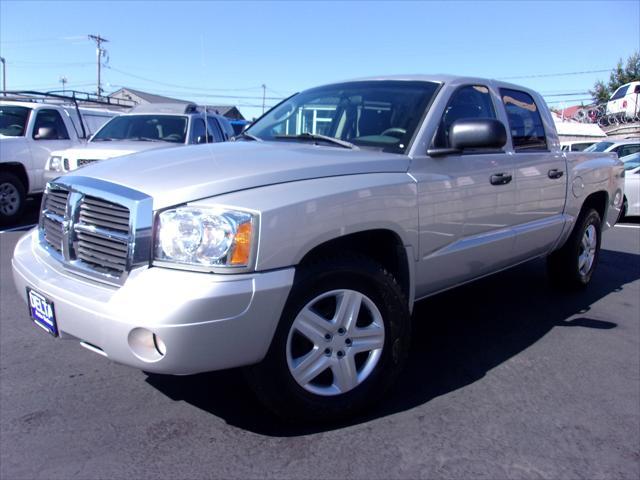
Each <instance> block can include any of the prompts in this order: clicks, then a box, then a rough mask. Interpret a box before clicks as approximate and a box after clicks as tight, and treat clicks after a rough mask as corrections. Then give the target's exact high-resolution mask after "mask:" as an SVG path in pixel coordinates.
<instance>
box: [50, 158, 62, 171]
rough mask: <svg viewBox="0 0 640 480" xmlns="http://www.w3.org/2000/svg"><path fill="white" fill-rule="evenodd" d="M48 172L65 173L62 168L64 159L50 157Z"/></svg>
mask: <svg viewBox="0 0 640 480" xmlns="http://www.w3.org/2000/svg"><path fill="white" fill-rule="evenodd" d="M47 170H52V171H54V172H63V171H64V167H63V166H62V157H49V161H48V162H47Z"/></svg>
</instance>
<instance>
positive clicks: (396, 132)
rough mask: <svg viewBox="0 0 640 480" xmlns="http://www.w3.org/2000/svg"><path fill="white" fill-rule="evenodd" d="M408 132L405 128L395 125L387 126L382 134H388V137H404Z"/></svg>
mask: <svg viewBox="0 0 640 480" xmlns="http://www.w3.org/2000/svg"><path fill="white" fill-rule="evenodd" d="M406 133H407V131H406V130H405V129H404V128H399V127H393V128H387V129H386V130H385V131H383V132H382V133H381V134H380V135H381V136H387V137H396V138H402V137H404V136H405V135H406Z"/></svg>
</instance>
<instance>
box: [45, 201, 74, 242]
mask: <svg viewBox="0 0 640 480" xmlns="http://www.w3.org/2000/svg"><path fill="white" fill-rule="evenodd" d="M68 197H69V192H68V191H66V190H51V191H49V192H48V193H47V195H46V197H45V200H44V209H43V218H42V228H43V233H44V239H45V241H46V242H47V243H48V244H49V245H51V247H52V248H54V249H55V250H56V251H58V252H62V239H63V222H64V216H65V212H66V209H67V199H68Z"/></svg>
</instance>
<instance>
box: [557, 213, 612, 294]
mask: <svg viewBox="0 0 640 480" xmlns="http://www.w3.org/2000/svg"><path fill="white" fill-rule="evenodd" d="M601 237H602V227H601V220H600V215H599V214H598V212H597V211H596V210H594V209H588V210H586V211H584V212H582V213H581V214H580V216H579V217H578V220H577V221H576V225H575V227H574V229H573V231H572V232H571V235H570V237H569V239H568V240H567V242H566V243H565V244H564V246H563V247H562V248H561V249H559V250H557V251H555V252H553V253H552V254H551V255H549V257H548V258H547V266H548V269H549V275H550V277H551V280H552V281H554V282H555V283H556V284H557V285H558V286H561V287H566V288H581V287H585V286H586V285H587V284H588V283H589V282H590V281H591V277H592V276H593V272H594V271H595V269H596V266H597V264H598V258H599V256H600V242H601Z"/></svg>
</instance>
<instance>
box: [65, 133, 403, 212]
mask: <svg viewBox="0 0 640 480" xmlns="http://www.w3.org/2000/svg"><path fill="white" fill-rule="evenodd" d="M408 168H409V157H407V156H406V155H399V154H393V153H383V152H377V151H372V150H347V149H343V148H341V147H332V146H320V145H313V144H302V143H297V142H295V143H293V142H292V143H285V142H225V143H215V144H207V145H194V146H188V147H183V148H180V149H162V150H155V151H147V152H142V153H138V154H134V155H129V156H127V157H120V158H115V159H113V160H110V161H108V162H104V163H103V162H99V163H95V164H93V165H89V166H87V167H85V168H83V169H81V170H80V171H78V172H77V173H75V174H73V173H72V174H71V175H73V177H91V178H97V179H100V180H105V181H107V182H112V183H117V184H120V185H123V186H125V187H128V188H132V189H134V190H138V191H140V192H143V193H146V194H147V195H150V196H151V197H153V208H154V209H159V208H164V207H168V206H173V205H178V204H181V203H185V202H189V201H194V200H199V199H202V198H207V197H212V196H215V195H220V194H223V193H229V192H234V191H238V190H244V189H247V188H254V187H260V186H266V185H273V184H277V183H285V182H292V181H297V180H307V179H313V178H321V177H332V176H337V175H355V174H362V173H383V172H406V171H407V170H408ZM73 177H69V175H67V176H65V180H66V182H67V183H73Z"/></svg>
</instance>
